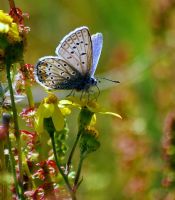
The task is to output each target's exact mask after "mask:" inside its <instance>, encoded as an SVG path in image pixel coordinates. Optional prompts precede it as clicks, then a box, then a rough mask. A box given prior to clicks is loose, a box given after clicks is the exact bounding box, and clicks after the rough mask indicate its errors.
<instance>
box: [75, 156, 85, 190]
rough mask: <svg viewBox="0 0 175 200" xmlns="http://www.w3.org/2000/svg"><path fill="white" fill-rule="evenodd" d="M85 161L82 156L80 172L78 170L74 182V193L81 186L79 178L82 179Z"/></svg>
mask: <svg viewBox="0 0 175 200" xmlns="http://www.w3.org/2000/svg"><path fill="white" fill-rule="evenodd" d="M83 161H84V157H83V156H81V157H80V161H79V164H78V170H77V173H76V176H75V181H74V192H75V191H76V190H77V188H78V185H79V178H80V174H81V169H82V165H83Z"/></svg>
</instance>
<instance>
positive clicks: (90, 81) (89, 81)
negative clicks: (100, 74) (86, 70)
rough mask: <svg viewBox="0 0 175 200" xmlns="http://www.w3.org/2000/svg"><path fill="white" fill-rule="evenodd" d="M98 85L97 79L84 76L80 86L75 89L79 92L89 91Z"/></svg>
mask: <svg viewBox="0 0 175 200" xmlns="http://www.w3.org/2000/svg"><path fill="white" fill-rule="evenodd" d="M96 84H97V81H96V79H95V78H93V77H90V76H89V75H86V76H82V77H81V78H80V79H79V80H78V84H77V85H76V87H75V89H76V90H77V91H81V90H85V91H87V90H89V88H90V87H92V86H95V85H96Z"/></svg>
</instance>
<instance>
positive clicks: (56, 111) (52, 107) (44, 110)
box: [35, 94, 70, 133]
mask: <svg viewBox="0 0 175 200" xmlns="http://www.w3.org/2000/svg"><path fill="white" fill-rule="evenodd" d="M62 110H63V113H62ZM62 110H61V109H60V108H59V101H58V98H57V97H56V96H55V95H54V94H49V96H48V97H46V98H44V99H43V101H42V102H41V104H40V106H39V108H38V110H37V112H36V118H35V129H36V131H37V132H38V133H42V132H43V131H44V124H43V123H44V118H50V117H51V118H52V121H53V124H54V127H55V129H56V131H61V130H62V129H63V128H64V115H65V114H67V113H70V112H68V109H66V108H65V109H63V105H62ZM65 110H66V111H65Z"/></svg>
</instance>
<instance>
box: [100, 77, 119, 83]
mask: <svg viewBox="0 0 175 200" xmlns="http://www.w3.org/2000/svg"><path fill="white" fill-rule="evenodd" d="M98 79H104V80H106V81H111V82H113V83H120V81H114V80H111V79H108V78H104V77H98Z"/></svg>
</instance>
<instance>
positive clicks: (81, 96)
mask: <svg viewBox="0 0 175 200" xmlns="http://www.w3.org/2000/svg"><path fill="white" fill-rule="evenodd" d="M83 93H84V91H83V90H82V92H81V96H80V101H81V100H82V98H83Z"/></svg>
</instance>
